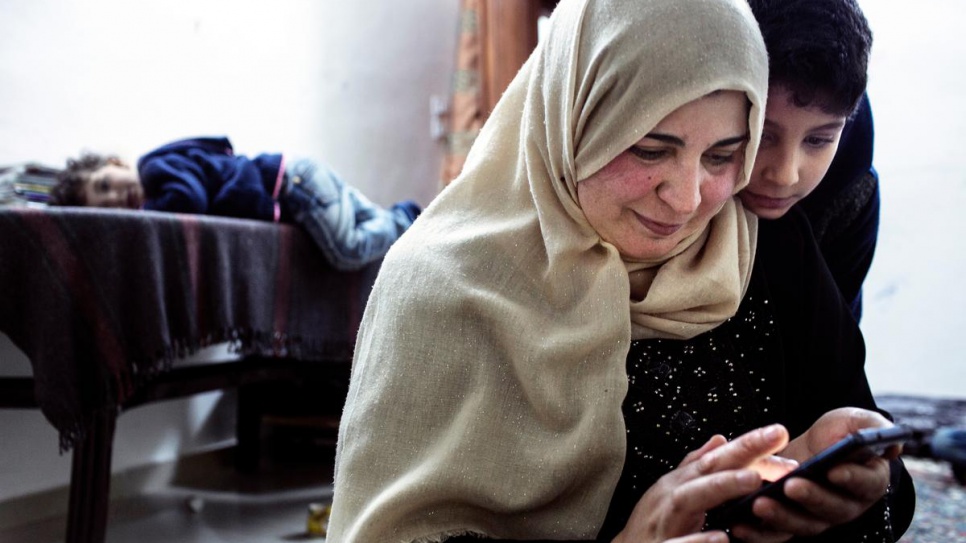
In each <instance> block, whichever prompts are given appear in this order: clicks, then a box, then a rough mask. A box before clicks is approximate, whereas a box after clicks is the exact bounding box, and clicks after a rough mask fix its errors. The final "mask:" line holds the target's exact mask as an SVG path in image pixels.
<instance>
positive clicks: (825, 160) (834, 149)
mask: <svg viewBox="0 0 966 543" xmlns="http://www.w3.org/2000/svg"><path fill="white" fill-rule="evenodd" d="M748 3H749V4H750V5H751V9H752V11H753V12H754V14H755V17H756V18H757V20H758V24H759V27H760V28H761V32H762V35H763V36H764V38H765V46H766V47H767V49H768V56H769V91H768V105H767V111H766V114H765V128H764V131H763V133H762V141H761V146H760V147H759V150H758V157H757V158H756V160H755V167H754V172H753V173H752V179H751V183H750V184H749V185H748V187H747V188H745V189H744V190H743V191H742V192H741V193H740V196H741V199H742V202H743V203H744V205H745V207H747V208H748V209H750V210H751V211H752V212H754V213H755V214H757V215H759V216H760V217H762V218H764V219H775V218H778V217H781V216H782V215H784V214H785V213H786V212H788V210H789V209H791V208H792V207H793V206H796V205H798V207H800V208H801V209H802V211H804V212H805V214H806V215H807V216H808V218H809V221H810V222H811V224H812V229H813V232H814V234H815V239H816V240H817V241H818V243H819V247H820V248H821V250H822V255H823V256H824V257H825V261H826V263H827V264H828V267H829V269H830V270H831V272H832V275H833V277H834V278H835V281H836V283H837V284H838V287H839V290H840V291H841V292H842V295H843V296H844V297H845V299H846V301H847V302H849V304H850V306H851V308H852V313H853V315H854V316H855V317H856V320H858V319H859V318H860V317H861V311H862V296H861V289H862V282H863V281H864V280H865V277H866V275H867V274H868V271H869V266H870V265H871V263H872V256H873V253H874V251H875V244H876V237H877V235H878V228H879V183H878V176H877V174H876V172H875V170H874V169H873V168H872V141H873V128H872V114H871V110H870V109H869V103H868V98H867V97H866V96H865V94H864V93H865V89H866V83H867V81H868V75H867V69H868V62H869V53H870V49H871V46H872V33H871V31H870V29H869V26H868V22H867V21H866V19H865V16H864V15H863V13H862V10H861V9H860V8H859V6H858V4H857V3H856V0H749V2H748ZM813 191H814V192H813Z"/></svg>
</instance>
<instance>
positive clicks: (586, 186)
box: [577, 91, 748, 260]
mask: <svg viewBox="0 0 966 543" xmlns="http://www.w3.org/2000/svg"><path fill="white" fill-rule="evenodd" d="M747 140H748V101H747V98H746V97H745V95H744V93H741V92H737V91H721V92H716V93H712V94H709V95H707V96H705V97H703V98H699V99H697V100H694V101H693V102H689V103H687V104H685V105H683V106H681V107H679V108H678V109H676V110H674V112H672V113H671V114H670V115H668V116H667V117H665V118H664V119H663V120H662V121H661V122H660V123H658V124H657V126H655V127H654V129H653V130H652V131H651V132H650V133H649V134H647V135H646V136H644V137H643V138H642V139H641V140H640V141H638V142H637V143H636V144H634V146H632V147H631V148H630V149H628V150H626V151H624V152H623V153H621V154H620V155H618V156H617V157H616V158H615V159H614V160H612V161H611V162H610V163H609V164H607V165H606V166H604V167H603V168H602V169H601V170H600V171H598V172H596V173H595V174H593V175H591V176H590V177H588V178H587V179H584V180H583V181H580V182H578V183H577V199H578V202H579V203H580V207H581V208H583V211H584V215H585V216H586V217H587V220H588V221H589V222H590V225H591V226H593V227H594V229H595V230H596V231H597V233H598V234H600V237H601V238H602V239H603V240H604V241H607V242H609V243H611V244H612V245H614V246H615V247H617V250H618V251H620V253H621V255H623V256H624V257H625V258H629V259H633V260H654V259H660V258H663V257H664V256H666V255H668V254H669V253H670V252H671V251H672V250H673V249H674V248H675V247H676V246H677V244H678V243H679V242H680V241H681V240H683V239H684V238H686V237H688V236H690V235H691V234H693V233H695V232H697V231H700V230H702V229H704V227H705V226H706V225H707V224H708V222H709V221H710V220H711V217H713V216H714V215H715V213H717V212H718V210H720V209H721V206H722V204H723V203H724V202H725V201H726V200H727V199H728V198H730V197H731V196H732V195H733V194H734V190H735V186H736V183H737V181H738V176H739V174H740V172H741V171H742V169H743V166H744V151H745V143H746V142H747Z"/></svg>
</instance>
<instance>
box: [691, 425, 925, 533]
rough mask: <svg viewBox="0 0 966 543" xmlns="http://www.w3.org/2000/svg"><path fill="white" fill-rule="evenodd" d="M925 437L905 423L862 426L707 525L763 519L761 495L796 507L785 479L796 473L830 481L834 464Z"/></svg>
mask: <svg viewBox="0 0 966 543" xmlns="http://www.w3.org/2000/svg"><path fill="white" fill-rule="evenodd" d="M925 438H926V432H924V431H922V430H916V429H913V428H909V427H908V426H901V425H898V426H891V427H889V428H866V429H865V430H859V431H858V432H855V433H853V434H850V435H848V436H846V437H844V438H842V439H841V440H840V441H838V442H837V443H835V444H834V445H832V446H830V447H829V448H827V449H825V450H824V451H822V452H820V453H818V454H817V455H815V456H813V457H812V458H810V459H808V460H807V461H805V462H803V463H802V464H801V465H799V466H798V467H797V468H796V469H795V470H793V471H791V472H789V473H788V474H787V475H785V476H784V477H782V478H781V479H778V480H777V481H774V482H767V481H766V482H765V483H764V484H763V485H762V486H761V488H760V489H758V490H757V491H755V492H753V493H751V494H748V495H747V496H743V497H741V498H737V499H735V500H731V501H729V502H726V503H724V504H722V505H720V506H718V507H717V508H715V509H712V510H711V511H708V515H707V519H706V527H707V528H708V529H712V530H724V529H727V528H729V527H731V526H734V525H735V524H751V525H754V524H756V523H758V522H759V519H758V517H756V516H755V515H754V513H752V512H751V505H752V503H754V501H755V500H756V499H757V498H759V497H761V496H767V497H769V498H773V499H775V500H778V501H780V502H782V503H784V504H786V505H790V506H792V507H796V506H797V504H796V503H795V502H794V501H792V500H790V499H788V498H786V497H785V492H784V488H785V481H787V480H789V479H791V478H792V477H804V478H805V479H810V480H812V481H815V482H817V483H826V482H828V481H827V480H826V478H825V474H826V473H827V472H828V470H830V469H831V468H832V467H834V466H837V465H839V464H842V463H845V462H855V463H863V462H866V461H867V460H869V459H870V458H872V457H873V456H881V455H882V454H884V453H885V451H886V449H888V448H889V447H891V446H892V445H899V444H903V443H909V442H921V441H922V440H924V439H925Z"/></svg>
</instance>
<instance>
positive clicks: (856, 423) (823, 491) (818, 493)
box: [733, 408, 901, 541]
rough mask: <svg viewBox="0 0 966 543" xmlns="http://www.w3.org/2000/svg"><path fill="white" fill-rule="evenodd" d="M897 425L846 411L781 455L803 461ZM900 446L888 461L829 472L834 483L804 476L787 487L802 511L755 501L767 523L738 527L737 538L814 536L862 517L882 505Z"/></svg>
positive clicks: (818, 423) (822, 421)
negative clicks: (860, 434)
mask: <svg viewBox="0 0 966 543" xmlns="http://www.w3.org/2000/svg"><path fill="white" fill-rule="evenodd" d="M889 426H892V423H891V422H889V420H888V419H886V418H885V417H883V416H882V415H880V414H879V413H876V412H873V411H867V410H864V409H857V408H842V409H836V410H833V411H830V412H828V413H826V414H825V415H823V416H822V417H821V418H819V419H818V420H817V421H816V422H815V424H813V425H812V427H811V428H809V429H808V431H806V432H805V433H804V434H802V435H801V436H799V437H798V438H796V439H795V440H793V441H792V442H791V443H789V445H788V447H786V448H785V450H784V451H782V453H781V454H782V455H783V456H786V457H788V458H792V459H795V460H797V461H799V462H802V461H805V460H807V459H808V458H811V457H812V456H814V455H816V454H818V453H819V452H821V451H822V450H824V449H825V448H827V447H829V446H831V445H832V444H834V443H835V442H836V441H838V440H839V439H842V438H843V437H845V436H847V435H849V434H851V433H853V432H856V431H858V430H861V429H863V428H885V427H889ZM900 451H901V448H900V447H898V446H896V447H892V448H891V449H890V450H889V451H888V452H887V454H886V458H882V457H875V458H872V459H871V460H869V461H868V462H866V463H864V464H857V463H845V464H841V465H839V466H836V467H834V468H832V469H831V470H829V472H828V474H827V478H828V481H829V483H830V485H824V486H823V485H820V484H818V483H815V482H813V481H809V480H807V479H803V478H793V479H790V480H789V481H788V482H787V483H786V484H785V496H787V497H788V498H791V499H792V500H794V501H796V502H797V503H798V504H799V505H800V506H801V509H791V508H788V507H784V506H782V505H781V504H780V503H779V502H777V501H775V500H772V499H769V498H759V499H758V500H755V503H754V505H753V507H752V511H753V512H754V513H755V515H756V516H757V517H759V518H761V519H762V521H763V522H762V525H761V526H759V527H751V526H737V527H735V529H734V530H733V533H734V535H735V536H736V537H739V538H741V539H745V540H748V541H754V540H756V539H757V538H759V537H762V536H764V535H765V534H775V533H791V534H795V535H814V534H817V533H820V532H823V531H825V530H826V529H828V528H830V527H832V526H837V525H839V524H843V523H846V522H849V521H852V520H855V519H856V518H858V517H859V516H860V515H861V514H862V513H864V512H865V511H866V510H868V509H869V507H871V506H872V505H873V504H874V503H876V502H877V501H879V500H880V499H881V498H882V497H883V496H884V495H885V493H886V490H887V489H888V486H889V461H888V460H887V458H895V457H897V456H898V455H899V452H900Z"/></svg>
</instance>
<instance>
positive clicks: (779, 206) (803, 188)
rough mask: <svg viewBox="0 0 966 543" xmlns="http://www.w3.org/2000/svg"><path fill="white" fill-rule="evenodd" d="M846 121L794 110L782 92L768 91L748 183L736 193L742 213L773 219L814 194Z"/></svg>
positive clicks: (841, 117)
mask: <svg viewBox="0 0 966 543" xmlns="http://www.w3.org/2000/svg"><path fill="white" fill-rule="evenodd" d="M845 121H846V117H845V116H844V115H833V114H830V113H826V112H824V111H822V110H821V109H819V108H818V107H798V106H796V105H795V104H794V102H792V101H791V93H789V92H788V91H787V90H785V89H784V88H782V87H780V86H779V87H775V88H773V89H771V90H769V91H768V106H767V108H766V111H765V128H764V131H763V132H762V135H761V146H760V147H759V148H758V156H757V157H756V158H755V168H754V171H753V173H752V175H751V183H749V185H748V186H747V187H745V189H744V190H742V191H741V192H740V193H739V195H740V196H741V201H742V203H744V205H745V207H747V208H749V209H751V211H752V212H754V213H755V214H756V215H758V216H760V217H763V218H766V219H777V218H778V217H781V216H782V215H784V214H785V213H787V212H788V210H789V209H791V207H792V206H793V205H795V204H796V203H797V202H799V201H800V200H801V199H802V198H805V197H806V196H808V195H809V193H811V192H812V191H813V190H815V187H817V186H818V184H819V183H820V182H821V181H822V178H823V177H825V172H827V171H828V168H829V165H830V164H832V158H833V157H835V151H836V150H837V149H838V147H839V138H840V137H841V136H842V129H843V128H844V127H845Z"/></svg>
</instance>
